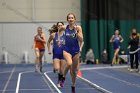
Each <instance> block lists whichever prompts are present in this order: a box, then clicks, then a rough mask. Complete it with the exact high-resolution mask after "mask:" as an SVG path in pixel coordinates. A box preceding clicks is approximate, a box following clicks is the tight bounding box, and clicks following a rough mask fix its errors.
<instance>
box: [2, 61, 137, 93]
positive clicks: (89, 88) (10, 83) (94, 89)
mask: <svg viewBox="0 0 140 93" xmlns="http://www.w3.org/2000/svg"><path fill="white" fill-rule="evenodd" d="M126 67H127V66H113V67H111V66H109V65H84V64H83V65H81V68H80V69H81V72H82V77H79V78H77V81H76V93H139V91H140V75H139V74H137V73H136V74H133V73H130V72H128V71H125V70H124V69H127V68H126ZM52 69H53V68H52V65H51V64H45V65H44V66H43V73H36V72H34V65H33V64H19V65H11V64H0V93H71V79H70V75H69V73H68V75H67V77H66V81H65V86H64V87H63V88H60V89H59V88H57V74H55V73H53V72H52ZM121 69H123V70H121ZM134 73H135V72H134Z"/></svg>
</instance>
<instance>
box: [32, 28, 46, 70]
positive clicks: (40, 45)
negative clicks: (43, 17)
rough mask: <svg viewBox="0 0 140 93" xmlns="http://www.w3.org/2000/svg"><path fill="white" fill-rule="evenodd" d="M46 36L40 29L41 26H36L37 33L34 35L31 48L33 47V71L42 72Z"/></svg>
mask: <svg viewBox="0 0 140 93" xmlns="http://www.w3.org/2000/svg"><path fill="white" fill-rule="evenodd" d="M45 44H46V37H45V34H44V33H43V31H42V27H38V28H37V34H36V35H35V36H34V44H33V48H34V49H35V55H36V60H35V62H36V65H35V71H36V72H42V57H43V55H44V52H45Z"/></svg>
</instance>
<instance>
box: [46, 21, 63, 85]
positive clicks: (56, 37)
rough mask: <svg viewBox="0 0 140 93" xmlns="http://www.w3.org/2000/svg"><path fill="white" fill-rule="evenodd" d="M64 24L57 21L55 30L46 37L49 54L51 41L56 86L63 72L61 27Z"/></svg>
mask: <svg viewBox="0 0 140 93" xmlns="http://www.w3.org/2000/svg"><path fill="white" fill-rule="evenodd" d="M62 26H64V23H63V22H57V29H56V30H55V31H56V32H54V33H52V34H51V35H50V37H49V39H48V42H47V46H48V53H49V54H51V48H50V46H51V42H52V41H53V65H54V70H55V72H58V87H61V86H60V81H61V79H62V76H63V73H64V65H65V60H64V57H63V43H64V35H63V33H64V29H63V30H62V29H61V27H62Z"/></svg>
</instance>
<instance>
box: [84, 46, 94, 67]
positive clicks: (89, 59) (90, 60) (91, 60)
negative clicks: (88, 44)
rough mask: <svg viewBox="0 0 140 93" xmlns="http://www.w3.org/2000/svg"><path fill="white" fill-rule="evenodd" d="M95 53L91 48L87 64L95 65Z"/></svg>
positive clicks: (87, 56) (87, 54)
mask: <svg viewBox="0 0 140 93" xmlns="http://www.w3.org/2000/svg"><path fill="white" fill-rule="evenodd" d="M94 59H95V58H94V53H93V50H92V49H91V48H90V49H89V50H88V51H87V53H86V59H85V62H86V63H87V64H89V63H91V64H94V63H95V60H94Z"/></svg>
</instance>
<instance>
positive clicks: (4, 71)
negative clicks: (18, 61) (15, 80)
mask: <svg viewBox="0 0 140 93" xmlns="http://www.w3.org/2000/svg"><path fill="white" fill-rule="evenodd" d="M11 72H12V71H3V72H0V74H5V73H11Z"/></svg>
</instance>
